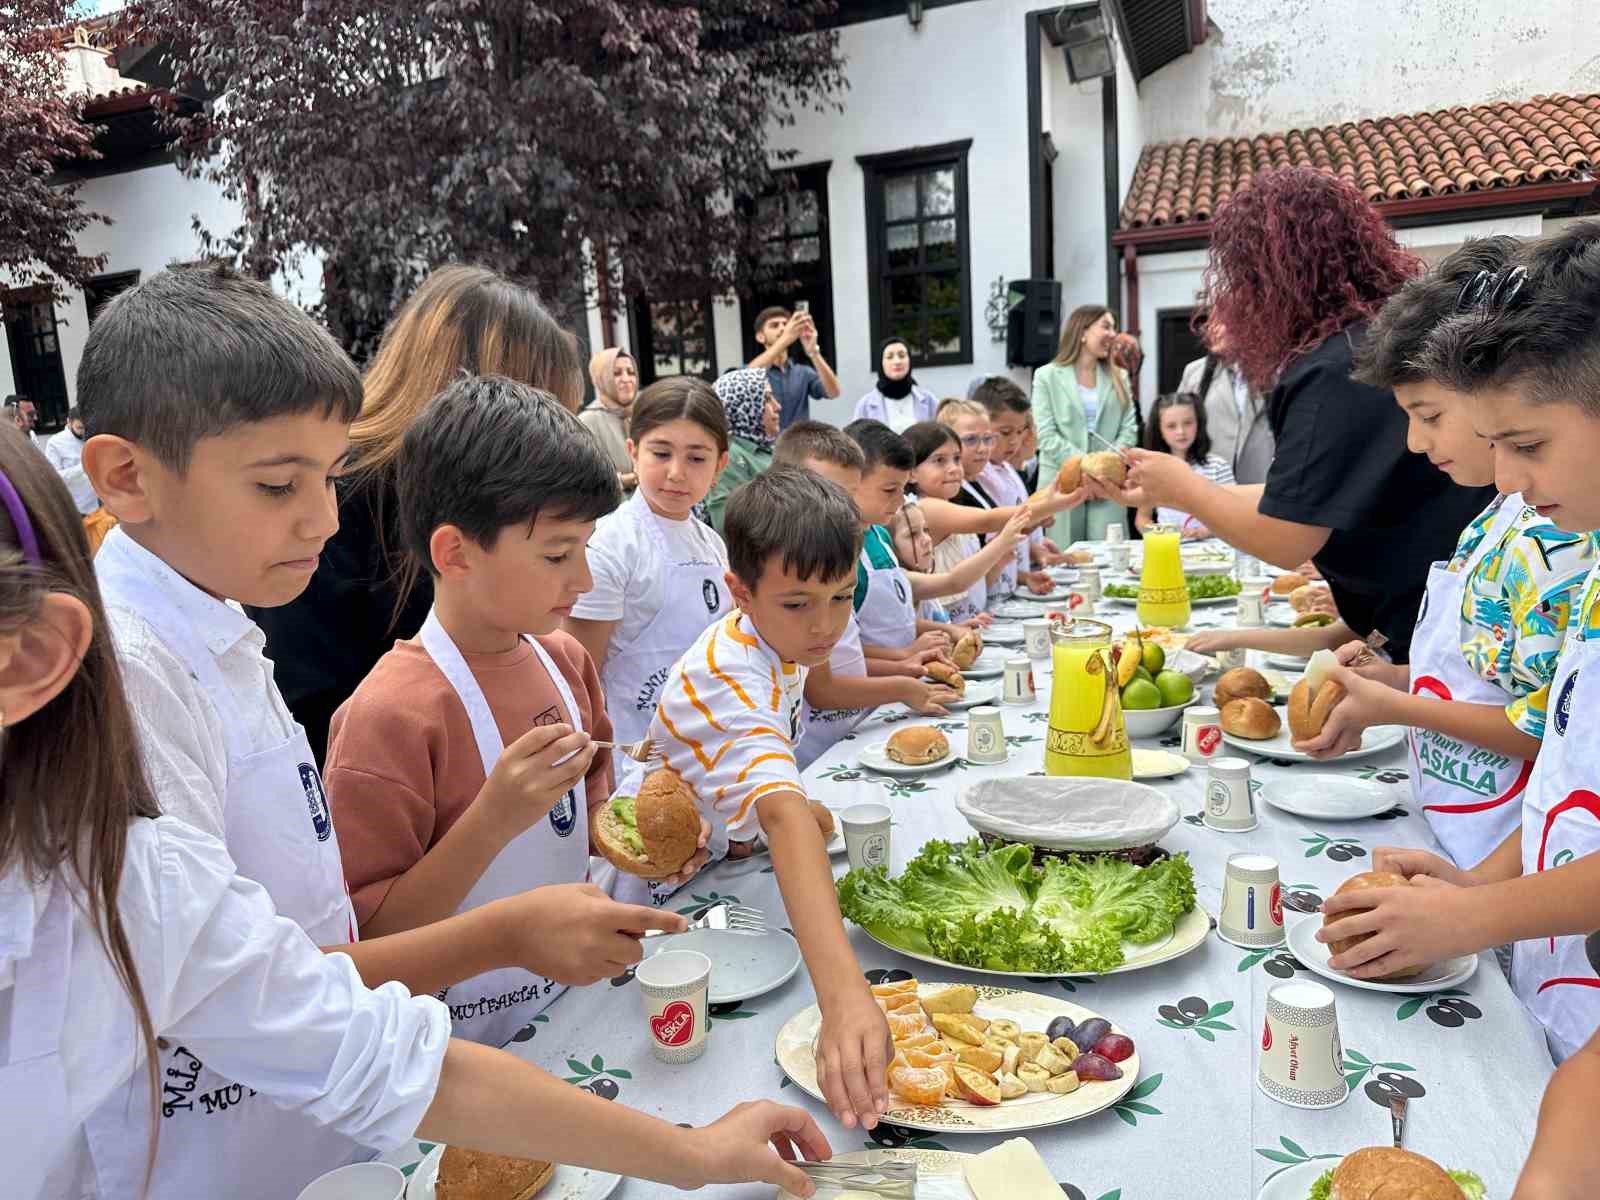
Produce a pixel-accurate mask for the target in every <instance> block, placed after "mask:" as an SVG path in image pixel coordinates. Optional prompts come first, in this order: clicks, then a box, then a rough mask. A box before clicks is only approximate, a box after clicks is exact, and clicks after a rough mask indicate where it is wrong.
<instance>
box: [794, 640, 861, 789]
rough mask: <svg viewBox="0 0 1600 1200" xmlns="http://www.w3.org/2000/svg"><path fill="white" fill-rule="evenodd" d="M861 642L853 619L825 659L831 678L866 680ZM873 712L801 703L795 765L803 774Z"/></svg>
mask: <svg viewBox="0 0 1600 1200" xmlns="http://www.w3.org/2000/svg"><path fill="white" fill-rule="evenodd" d="M861 642H862V637H861V630H860V627H859V625H858V624H857V621H856V620H855V619H852V620H851V622H850V624H849V625H848V626H846V628H845V631H844V636H843V637H842V638H840V639H839V644H838V645H836V646H835V647H834V648H833V653H832V654H830V655H829V656H828V665H829V667H830V668H831V669H832V671H833V674H834V675H836V676H839V677H843V678H854V679H864V678H866V675H867V657H866V653H865V652H864V651H863V650H862V649H861ZM872 712H873V710H872V709H871V708H812V707H811V705H810V704H809V703H805V702H802V704H801V706H800V723H801V729H802V733H801V734H800V742H799V744H798V745H797V746H795V750H794V761H795V765H796V766H798V767H799V768H800V769H801V770H802V771H804V770H805V769H806V768H807V767H809V766H810V765H811V764H812V763H814V762H816V761H817V759H819V758H821V757H822V754H823V752H824V751H826V750H827V749H828V748H829V747H830V746H832V745H833V744H834V743H835V742H837V741H838V740H839V739H840V738H842V737H844V735H845V734H847V733H851V732H853V731H854V730H855V728H856V726H857V725H859V724H861V722H862V721H865V720H866V719H867V717H868V716H870V715H871V713H872Z"/></svg>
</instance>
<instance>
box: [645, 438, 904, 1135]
mask: <svg viewBox="0 0 1600 1200" xmlns="http://www.w3.org/2000/svg"><path fill="white" fill-rule="evenodd" d="M723 536H724V537H725V539H726V541H727V543H728V564H729V567H730V570H729V571H728V575H727V582H728V588H729V590H730V591H731V592H732V593H733V600H734V603H735V604H736V605H737V606H738V607H737V611H735V612H734V613H733V614H732V615H731V616H729V617H727V618H725V619H723V620H721V621H718V622H717V623H716V624H714V625H712V626H711V627H710V628H709V629H707V630H706V631H705V633H703V634H701V636H700V638H699V639H698V640H697V641H696V642H695V644H694V645H693V646H691V647H690V648H689V651H688V653H686V654H685V655H684V656H683V658H681V659H679V660H678V664H677V666H675V667H674V668H673V669H672V674H671V676H670V677H669V678H668V680H667V683H666V686H665V687H664V688H663V689H662V693H661V699H660V701H659V703H658V705H657V708H656V715H655V718H654V719H653V721H652V722H651V726H650V736H651V738H652V739H653V740H654V741H655V743H656V744H657V745H658V746H660V747H661V748H662V750H663V753H664V754H665V756H666V761H667V765H668V766H669V767H671V768H672V769H673V770H675V771H677V772H678V774H679V775H681V776H682V777H683V779H684V781H685V782H686V783H688V784H689V786H690V787H691V788H692V789H693V790H694V792H695V795H696V797H697V798H698V800H699V803H700V809H701V813H702V815H703V816H705V817H706V819H707V820H708V821H709V822H710V823H711V826H712V830H713V832H712V836H711V842H710V847H709V848H710V849H711V851H712V854H713V856H714V857H720V855H721V854H722V853H723V852H731V853H732V855H734V856H736V857H737V856H738V855H739V853H740V848H741V847H742V848H743V852H744V853H748V852H749V847H750V846H751V845H752V843H753V842H754V840H755V837H756V835H757V834H758V833H765V834H766V837H767V843H768V845H769V846H770V847H771V848H772V865H773V868H774V870H775V872H776V874H777V879H778V887H779V888H780V889H781V890H782V892H783V902H784V907H785V909H786V910H787V912H788V915H789V919H790V921H791V922H792V924H793V928H794V933H795V938H796V939H797V940H798V941H799V943H800V950H801V953H802V954H803V955H804V956H805V960H806V968H807V970H809V971H810V972H811V982H812V985H813V987H815V989H816V993H817V1003H818V1005H819V1007H820V1008H821V1010H822V1029H821V1032H820V1033H819V1034H818V1039H817V1077H818V1080H819V1082H820V1083H821V1086H822V1091H823V1095H824V1096H825V1097H826V1098H827V1101H828V1106H829V1107H830V1108H831V1109H832V1110H833V1112H834V1115H835V1116H836V1117H837V1118H838V1119H839V1121H840V1122H841V1123H842V1124H843V1125H844V1126H845V1127H846V1128H850V1127H852V1126H854V1125H855V1124H856V1122H857V1121H858V1120H859V1122H860V1123H861V1126H862V1127H863V1128H866V1129H871V1128H872V1127H873V1126H874V1125H876V1124H877V1121H878V1115H879V1114H880V1113H883V1112H887V1111H888V1102H889V1097H888V1091H887V1086H886V1081H885V1076H884V1072H885V1069H886V1067H887V1066H888V1062H889V1056H890V1054H891V1052H892V1051H891V1043H890V1039H889V1027H888V1024H887V1023H886V1022H885V1020H884V1017H883V1013H882V1012H881V1011H880V1010H879V1008H878V1006H877V1004H876V1003H874V1001H873V999H872V995H871V993H870V992H869V991H868V990H867V984H866V979H865V977H864V976H863V975H862V973H861V967H860V964H859V963H857V962H856V957H855V953H854V951H852V950H851V948H850V941H849V938H848V937H847V936H846V935H845V930H844V919H843V918H842V917H841V916H840V915H839V904H838V900H837V899H836V897H835V895H834V890H833V870H832V868H831V866H830V865H829V863H828V853H827V849H826V846H825V843H824V841H823V838H822V833H821V831H820V830H819V829H818V827H817V823H816V821H815V819H814V818H813V817H812V815H811V810H810V807H809V805H808V804H807V802H806V793H805V787H804V785H803V784H802V783H801V780H800V769H799V767H798V766H797V765H796V763H795V744H796V742H797V741H798V740H799V737H800V720H801V702H802V699H803V694H804V690H805V680H806V672H807V670H809V669H810V668H812V667H815V666H818V665H820V664H822V663H825V662H827V661H828V655H829V653H830V652H831V651H832V650H833V647H834V645H835V644H836V643H837V642H838V641H839V639H840V638H841V637H842V636H843V635H844V632H845V628H846V626H848V624H849V622H850V617H851V612H852V601H853V599H854V596H855V585H856V558H857V556H858V555H859V554H860V552H861V532H860V516H859V514H858V513H857V511H856V507H855V504H854V502H853V501H852V500H851V499H850V497H849V496H848V495H846V494H845V493H844V492H843V491H842V490H841V489H839V488H838V487H835V486H834V485H833V484H831V483H829V482H828V481H826V480H824V479H822V478H821V477H820V476H818V475H815V474H813V473H812V472H810V471H807V470H804V469H802V468H798V467H784V466H775V467H773V468H771V469H770V470H768V471H767V472H766V473H765V474H763V475H760V476H757V477H756V478H755V479H753V480H751V481H750V482H749V483H747V484H745V485H744V486H743V487H741V488H740V489H739V490H738V491H736V492H735V493H734V494H733V496H732V498H731V499H729V501H728V507H727V514H726V517H725V520H724V523H723Z"/></svg>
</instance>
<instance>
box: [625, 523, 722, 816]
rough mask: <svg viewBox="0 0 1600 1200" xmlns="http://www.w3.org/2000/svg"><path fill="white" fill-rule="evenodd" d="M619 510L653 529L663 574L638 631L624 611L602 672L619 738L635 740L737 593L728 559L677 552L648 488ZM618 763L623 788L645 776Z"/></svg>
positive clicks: (649, 531) (633, 767) (647, 728)
mask: <svg viewBox="0 0 1600 1200" xmlns="http://www.w3.org/2000/svg"><path fill="white" fill-rule="evenodd" d="M619 515H620V519H622V520H627V521H632V522H633V523H634V524H636V525H637V526H638V527H639V528H641V529H643V530H644V531H645V532H646V533H647V534H648V535H649V539H650V542H651V544H652V545H653V546H654V548H655V555H656V560H657V564H658V569H659V570H660V571H661V576H662V590H661V607H660V608H659V609H657V610H656V615H655V616H653V617H651V618H650V620H649V621H648V622H647V623H646V624H645V625H644V627H643V628H642V629H639V630H638V631H637V632H632V631H631V630H629V629H628V625H629V622H628V621H627V619H626V617H624V619H623V620H622V621H619V622H618V623H617V625H616V631H617V633H619V634H621V635H622V636H623V637H625V638H627V640H626V641H624V642H621V643H620V644H619V643H618V642H617V641H616V640H615V635H613V641H612V644H611V646H610V647H609V648H608V649H607V651H606V665H605V669H604V670H603V671H601V673H600V682H601V684H602V685H603V686H604V688H605V693H606V711H607V713H608V714H609V715H610V717H611V731H612V735H613V737H614V738H615V740H616V741H618V742H635V741H638V740H639V739H640V738H642V737H646V736H647V735H648V734H649V733H650V721H651V718H652V717H654V716H655V712H656V701H657V700H658V699H659V698H660V695H661V689H662V688H663V687H664V686H666V682H667V677H668V676H669V675H670V674H671V673H672V668H673V667H675V666H677V664H678V659H680V658H682V657H683V655H684V652H685V651H687V650H688V649H689V647H690V646H692V645H694V643H695V639H696V638H698V637H699V636H700V635H701V634H702V633H704V632H705V629H706V626H707V625H710V624H711V623H712V622H713V621H715V620H716V619H717V618H719V617H721V616H724V615H725V614H727V613H730V612H732V611H733V596H732V593H730V592H729V591H728V585H727V582H726V578H725V577H726V575H727V570H728V568H727V566H726V565H725V564H723V563H721V562H717V561H715V560H714V559H710V558H688V559H684V558H675V557H673V553H672V548H671V546H670V545H669V544H668V542H667V539H666V535H665V534H664V533H663V532H662V530H661V520H662V518H660V517H658V516H656V514H655V513H653V512H651V511H650V506H649V505H648V504H646V503H645V499H644V496H643V494H641V493H637V492H636V493H635V494H634V496H633V499H631V500H629V501H628V503H627V504H625V505H623V507H622V512H621V514H619ZM689 519H690V520H693V519H694V518H693V517H691V518H689ZM630 633H632V636H629V634H630ZM614 769H615V772H616V778H617V787H618V789H619V790H624V791H628V790H631V789H632V788H634V787H637V786H638V783H639V780H640V779H641V778H642V776H643V772H642V770H641V769H639V768H638V766H637V764H635V763H634V762H633V760H632V759H630V758H628V757H626V756H625V755H620V754H619V755H616V756H615V768H614Z"/></svg>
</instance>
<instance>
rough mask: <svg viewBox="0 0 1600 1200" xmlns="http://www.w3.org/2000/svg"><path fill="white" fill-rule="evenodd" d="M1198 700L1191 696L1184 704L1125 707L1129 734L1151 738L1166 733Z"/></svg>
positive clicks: (1123, 717)
mask: <svg viewBox="0 0 1600 1200" xmlns="http://www.w3.org/2000/svg"><path fill="white" fill-rule="evenodd" d="M1195 700H1196V697H1194V696H1190V697H1189V699H1187V700H1185V701H1184V702H1183V703H1182V704H1174V705H1171V706H1170V707H1168V708H1124V709H1123V710H1122V720H1123V722H1124V723H1125V724H1126V725H1127V727H1128V736H1129V737H1131V738H1151V737H1155V736H1156V735H1157V734H1162V733H1165V732H1166V731H1167V730H1169V729H1171V728H1172V727H1173V726H1174V725H1176V724H1177V723H1178V718H1179V717H1180V716H1182V715H1183V710H1184V709H1186V708H1188V707H1189V706H1190V705H1191V704H1193V703H1194V702H1195Z"/></svg>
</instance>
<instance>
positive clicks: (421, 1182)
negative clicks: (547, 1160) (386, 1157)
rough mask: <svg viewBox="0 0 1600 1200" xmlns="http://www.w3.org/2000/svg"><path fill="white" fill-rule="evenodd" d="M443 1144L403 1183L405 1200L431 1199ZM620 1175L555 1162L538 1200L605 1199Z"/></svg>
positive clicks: (614, 1189)
mask: <svg viewBox="0 0 1600 1200" xmlns="http://www.w3.org/2000/svg"><path fill="white" fill-rule="evenodd" d="M444 1149H445V1148H444V1147H443V1146H435V1147H434V1148H433V1149H432V1150H430V1151H428V1157H426V1158H424V1159H423V1160H422V1161H421V1162H420V1163H418V1164H417V1169H416V1170H415V1171H413V1172H411V1178H410V1180H408V1181H407V1183H406V1200H434V1197H435V1195H436V1193H435V1191H434V1189H435V1187H436V1186H437V1184H438V1182H439V1162H440V1160H441V1159H443V1158H444ZM621 1182H622V1176H621V1175H612V1174H611V1173H610V1172H607V1171H593V1170H590V1169H589V1168H588V1167H569V1166H566V1165H565V1164H563V1163H557V1164H556V1173H555V1174H554V1175H553V1176H551V1179H550V1182H549V1183H547V1184H545V1185H544V1186H543V1187H542V1188H540V1189H539V1200H605V1198H606V1197H607V1196H609V1195H611V1193H612V1192H614V1191H616V1190H617V1185H618V1184H619V1183H621Z"/></svg>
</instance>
